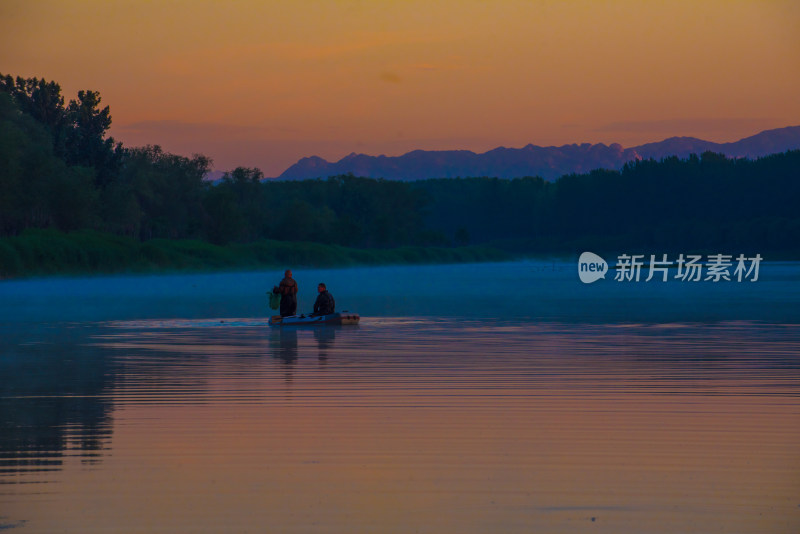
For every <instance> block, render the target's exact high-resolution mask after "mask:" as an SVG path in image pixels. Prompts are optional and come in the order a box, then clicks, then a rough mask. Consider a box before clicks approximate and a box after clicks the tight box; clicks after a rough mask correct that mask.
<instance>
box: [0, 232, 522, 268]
mask: <svg viewBox="0 0 800 534" xmlns="http://www.w3.org/2000/svg"><path fill="white" fill-rule="evenodd" d="M511 257H512V256H511V254H510V253H508V252H505V251H502V250H499V249H496V248H491V247H483V246H463V247H398V248H388V249H358V248H349V247H342V246H338V245H326V244H322V243H309V242H290V241H275V240H261V241H256V242H253V243H237V244H230V245H225V246H220V245H214V244H211V243H207V242H204V241H198V240H170V239H153V240H150V241H144V242H142V241H138V240H136V239H132V238H128V237H121V236H116V235H112V234H104V233H100V232H95V231H88V230H84V231H78V232H71V233H63V232H58V231H55V230H27V231H25V232H24V233H22V234H21V235H19V236H15V237H5V238H0V278H26V277H32V276H52V275H76V274H115V273H155V272H174V271H214V270H235V269H252V268H268V267H281V268H284V267H286V266H293V267H301V266H302V267H346V266H353V265H393V264H399V265H403V264H426V263H467V262H487V261H505V260H508V259H511Z"/></svg>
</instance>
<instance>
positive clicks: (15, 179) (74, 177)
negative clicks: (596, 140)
mask: <svg viewBox="0 0 800 534" xmlns="http://www.w3.org/2000/svg"><path fill="white" fill-rule="evenodd" d="M100 104H101V99H100V95H99V94H98V93H96V92H94V91H80V92H79V93H78V97H77V99H75V100H72V101H70V102H69V103H65V101H64V97H63V96H62V95H61V88H60V87H59V85H58V84H56V83H55V82H47V81H45V80H39V79H36V78H32V79H23V78H16V79H13V78H12V77H10V76H2V75H0V237H2V236H5V237H7V238H11V237H14V236H20V234H23V233H24V232H25V231H26V230H28V231H30V230H37V229H38V230H42V229H52V230H58V231H61V232H74V231H77V230H83V231H94V232H100V233H101V234H107V235H109V236H119V237H120V238H126V239H128V240H129V241H125V243H128V245H126V246H128V247H130V246H131V245H130V243H134V242H136V243H144V244H147V243H149V242H151V241H152V242H154V243H158V242H159V241H157V240H164V239H170V240H175V239H190V240H199V241H203V242H207V243H212V244H215V245H228V244H230V245H236V244H244V243H255V242H261V241H263V240H273V241H283V242H286V241H303V242H317V243H326V244H333V245H339V246H346V247H367V248H391V247H399V246H412V245H413V246H431V245H437V246H452V245H469V244H486V243H489V244H492V245H494V246H501V247H504V248H506V249H509V250H515V251H520V252H564V253H574V252H577V251H580V250H582V249H589V250H595V251H598V252H602V251H604V250H606V251H607V250H613V251H619V250H623V249H624V250H626V251H633V250H636V249H649V250H651V251H653V252H660V251H664V252H668V251H670V250H682V251H686V252H689V251H690V250H695V251H697V250H701V249H708V250H715V251H719V252H725V251H728V252H735V253H738V252H748V251H760V252H765V251H782V252H784V253H789V254H797V253H798V252H800V247H799V246H798V243H800V212H798V210H797V206H798V205H800V151H791V152H787V153H783V154H776V155H773V156H770V157H766V158H761V159H758V160H755V161H752V160H747V159H727V158H725V157H724V156H720V155H717V154H712V153H705V154H702V155H701V156H691V157H689V158H688V159H678V158H667V159H664V160H661V161H654V160H645V161H637V162H633V163H630V164H628V165H626V166H625V167H624V168H623V169H621V170H620V171H609V170H597V171H593V172H590V173H586V174H580V175H575V174H573V175H567V176H563V177H561V178H560V179H559V180H557V181H556V182H547V181H544V180H542V179H541V178H531V177H526V178H518V179H513V180H508V179H496V178H488V177H484V178H464V179H439V180H423V181H419V182H400V181H389V180H380V179H378V180H376V179H368V178H359V177H355V176H352V175H345V176H335V177H331V178H328V179H318V180H305V181H275V180H264V179H263V174H262V173H261V171H259V170H258V169H249V168H244V167H239V168H237V169H235V170H233V171H231V172H229V173H227V174H225V176H224V177H223V178H222V179H221V180H219V181H218V182H217V183H212V182H210V181H209V180H208V179H207V177H208V174H209V172H210V169H211V161H210V160H209V159H208V158H206V157H205V156H202V155H194V156H192V157H190V158H189V157H184V156H178V155H174V154H169V153H166V152H164V151H163V150H161V148H159V147H158V146H146V147H139V148H126V147H123V146H122V144H120V143H116V142H115V141H114V140H113V139H112V138H110V137H107V136H106V133H107V131H108V129H109V127H110V125H111V114H110V110H109V108H108V107H105V108H101V106H100ZM31 239H32V238H31ZM154 240H155V241H154ZM6 241H8V240H6ZM23 241H24V240H23ZM34 241H35V239H34ZM21 242H22V241H19V240H18V241H16V243H18V245H19V243H21ZM0 246H5V247H6V248H8V246H10V245H8V243H5V244H3V243H0ZM148 246H149V245H148ZM153 246H156V245H153ZM112 248H113V247H112ZM123 248H124V247H123ZM151 248H152V247H151ZM734 249H735V250H734ZM156 263H157V262H156ZM0 267H1V266H0Z"/></svg>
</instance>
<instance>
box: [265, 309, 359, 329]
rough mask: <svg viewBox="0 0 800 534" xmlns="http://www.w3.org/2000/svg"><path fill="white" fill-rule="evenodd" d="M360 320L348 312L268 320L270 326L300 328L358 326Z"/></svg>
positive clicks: (354, 314) (273, 317) (275, 316)
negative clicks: (303, 326)
mask: <svg viewBox="0 0 800 534" xmlns="http://www.w3.org/2000/svg"><path fill="white" fill-rule="evenodd" d="M360 319H361V317H359V315H358V314H357V313H351V312H348V311H343V312H336V313H330V314H328V315H311V314H309V315H289V316H287V317H281V316H280V315H273V316H272V317H270V318H269V325H270V326H302V325H324V324H337V325H338V324H358V321H359V320H360Z"/></svg>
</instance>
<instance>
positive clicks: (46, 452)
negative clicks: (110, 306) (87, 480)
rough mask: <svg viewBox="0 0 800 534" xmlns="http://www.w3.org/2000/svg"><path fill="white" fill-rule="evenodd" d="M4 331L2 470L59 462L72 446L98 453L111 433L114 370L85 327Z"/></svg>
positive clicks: (0, 336) (0, 335) (0, 361)
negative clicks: (90, 341)
mask: <svg viewBox="0 0 800 534" xmlns="http://www.w3.org/2000/svg"><path fill="white" fill-rule="evenodd" d="M14 326H15V327H16V329H15V330H14V331H11V328H10V327H8V326H7V327H6V328H4V329H3V331H0V377H2V380H0V476H3V475H14V474H18V473H25V472H34V471H35V472H41V471H46V470H53V469H60V468H61V465H62V458H63V456H64V453H65V452H67V451H75V450H77V451H80V456H81V457H82V458H83V460H84V461H93V459H96V458H97V457H98V456H99V455H100V454H101V453H100V452H99V451H102V450H103V448H104V447H105V445H104V441H105V439H106V438H107V436H109V435H110V433H111V411H112V404H111V402H110V400H109V398H110V395H109V394H108V393H109V390H110V387H111V385H112V384H111V382H112V377H113V375H114V373H113V370H112V369H111V366H112V365H113V364H112V363H110V361H109V360H108V359H107V358H105V357H103V354H100V350H99V349H98V348H94V347H91V346H88V345H87V344H86V343H85V342H83V339H84V337H83V336H84V334H85V331H82V330H75V329H66V328H64V329H58V330H44V329H42V328H38V329H36V330H35V331H34V329H33V328H31V329H23V330H20V329H19V325H14Z"/></svg>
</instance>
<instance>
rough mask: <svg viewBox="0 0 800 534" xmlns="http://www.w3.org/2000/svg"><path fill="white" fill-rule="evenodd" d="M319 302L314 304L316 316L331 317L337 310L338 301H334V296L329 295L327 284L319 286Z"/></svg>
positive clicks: (314, 314) (313, 314)
mask: <svg viewBox="0 0 800 534" xmlns="http://www.w3.org/2000/svg"><path fill="white" fill-rule="evenodd" d="M317 293H319V295H317V300H316V301H315V302H314V313H312V314H311V315H312V316H316V315H330V314H332V313H333V312H334V310H335V308H336V301H334V300H333V295H331V294H330V293H328V288H327V287H325V284H323V283H321V282H320V284H319V285H318V286H317Z"/></svg>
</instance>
